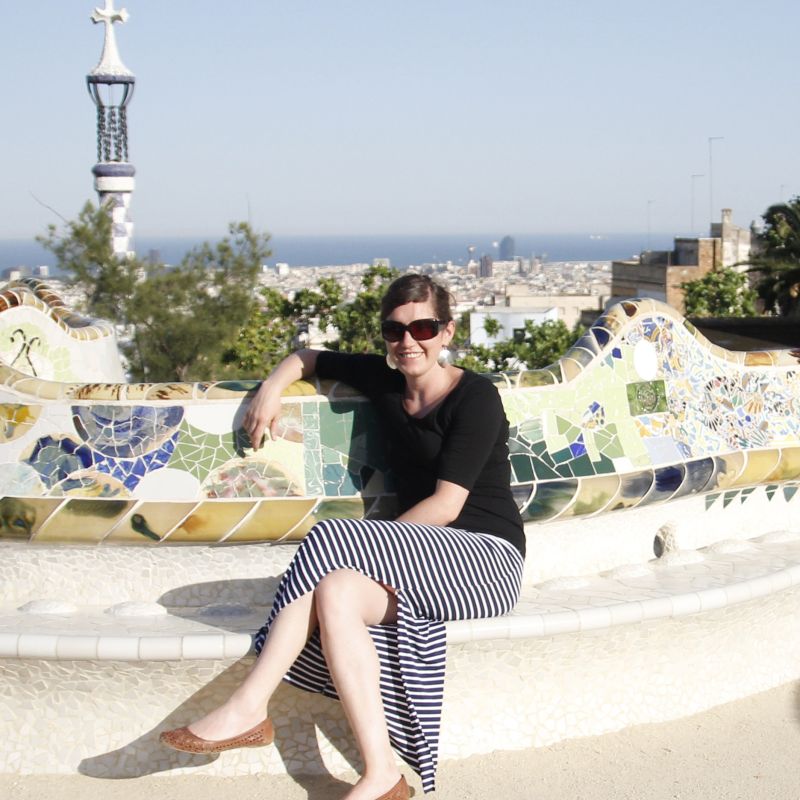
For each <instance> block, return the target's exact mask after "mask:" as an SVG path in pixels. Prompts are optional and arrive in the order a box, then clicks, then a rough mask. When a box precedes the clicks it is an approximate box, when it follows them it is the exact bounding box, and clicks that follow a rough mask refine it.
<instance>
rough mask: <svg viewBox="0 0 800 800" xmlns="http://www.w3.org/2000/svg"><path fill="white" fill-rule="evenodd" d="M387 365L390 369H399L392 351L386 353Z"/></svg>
mask: <svg viewBox="0 0 800 800" xmlns="http://www.w3.org/2000/svg"><path fill="white" fill-rule="evenodd" d="M386 366H387V367H389V369H397V362H396V361H395V360H394V356H393V355H392V354H391V353H387V354H386Z"/></svg>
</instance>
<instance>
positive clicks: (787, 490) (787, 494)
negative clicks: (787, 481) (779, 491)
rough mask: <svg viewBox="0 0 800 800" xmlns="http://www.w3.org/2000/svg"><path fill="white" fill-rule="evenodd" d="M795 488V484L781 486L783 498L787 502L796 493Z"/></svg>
mask: <svg viewBox="0 0 800 800" xmlns="http://www.w3.org/2000/svg"><path fill="white" fill-rule="evenodd" d="M797 488H798V487H797V486H784V487H783V499H784V500H786V502H787V503H788V502H789V501H790V500H791V499H792V498H793V497H794V496H795V495H796V494H797Z"/></svg>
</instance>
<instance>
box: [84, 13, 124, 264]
mask: <svg viewBox="0 0 800 800" xmlns="http://www.w3.org/2000/svg"><path fill="white" fill-rule="evenodd" d="M90 19H91V20H92V22H94V23H100V24H102V25H103V26H104V28H105V38H104V40H103V52H102V54H101V56H100V61H99V62H98V64H97V66H96V67H95V68H94V69H93V70H92V71H91V72H90V73H89V74H88V75H87V76H86V85H87V87H88V89H89V94H90V95H91V97H92V100H94V104H95V106H96V107H97V163H96V164H95V165H94V167H93V168H92V172H93V173H94V188H95V189H96V191H97V194H98V197H99V200H100V203H101V204H102V205H104V206H106V207H107V208H108V211H109V214H111V221H112V237H113V245H114V252H115V253H116V254H117V255H118V256H119V257H120V258H130V257H132V256H133V253H134V251H133V222H132V221H131V217H130V202H131V195H132V194H133V189H134V184H135V181H134V175H135V174H136V170H135V169H134V167H133V164H131V163H130V161H129V160H128V103H129V102H130V100H131V97H132V96H133V89H134V85H135V83H136V78H135V77H134V75H133V73H132V72H131V71H130V70H129V69H128V68H127V67H126V66H125V65H124V64H123V63H122V59H121V58H120V55H119V50H118V49H117V38H116V34H115V31H114V25H115V23H124V22H125V21H126V20H127V19H128V12H127V11H126V10H125V9H120V10H119V11H117V10H116V9H115V8H114V0H105V7H104V8H95V10H94V12H93V13H92V14H91V17H90Z"/></svg>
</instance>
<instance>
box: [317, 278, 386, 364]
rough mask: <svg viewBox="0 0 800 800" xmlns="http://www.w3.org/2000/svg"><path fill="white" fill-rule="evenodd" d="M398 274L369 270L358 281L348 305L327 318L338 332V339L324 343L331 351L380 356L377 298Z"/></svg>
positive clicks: (381, 341) (379, 308) (339, 308)
mask: <svg viewBox="0 0 800 800" xmlns="http://www.w3.org/2000/svg"><path fill="white" fill-rule="evenodd" d="M399 274H400V273H399V272H397V270H393V269H390V268H389V267H384V266H375V267H370V268H369V269H368V270H367V271H366V272H365V273H364V277H363V278H362V279H361V289H360V291H359V292H358V294H357V295H356V296H355V298H354V299H353V300H352V301H351V302H349V303H343V304H341V305H339V306H338V307H337V308H336V309H334V311H333V313H332V314H331V317H330V321H331V324H332V325H333V326H334V327H335V328H336V329H337V330H338V331H339V339H338V341H335V342H328V346H329V347H330V348H331V349H332V350H340V351H342V352H343V353H380V352H382V351H383V338H382V337H381V314H380V311H381V298H382V297H383V293H384V290H385V289H386V286H387V285H388V284H389V283H390V282H391V281H393V280H394V279H395V278H396V277H397V276H398V275H399Z"/></svg>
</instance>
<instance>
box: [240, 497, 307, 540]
mask: <svg viewBox="0 0 800 800" xmlns="http://www.w3.org/2000/svg"><path fill="white" fill-rule="evenodd" d="M315 505H316V501H315V500H313V499H311V500H309V499H307V498H302V499H300V498H298V499H296V500H284V499H281V500H262V501H261V503H260V504H259V506H258V508H257V509H256V510H255V512H254V513H252V514H250V516H249V517H247V519H246V520H245V521H244V522H243V523H242V524H241V525H240V526H239V528H237V530H236V531H235V532H234V533H233V534H232V535H231V536H230V537H228V538H227V539H226V540H225V541H226V542H258V541H274V540H277V539H280V538H282V537H284V536H285V535H286V533H287V531H289V532H291V531H294V529H295V528H297V527H298V526H299V525H300V523H301V522H302V521H303V520H304V519H305V518H306V517H307V516H308V515H309V512H310V511H311V510H312V509H313V508H314V506H315ZM312 524H313V523H312ZM309 527H310V526H309ZM306 532H307V529H306V528H303V532H302V535H305V533H306Z"/></svg>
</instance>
